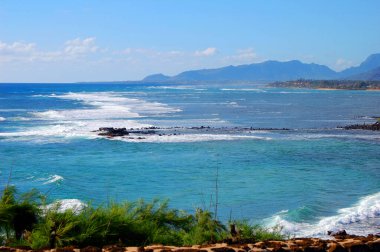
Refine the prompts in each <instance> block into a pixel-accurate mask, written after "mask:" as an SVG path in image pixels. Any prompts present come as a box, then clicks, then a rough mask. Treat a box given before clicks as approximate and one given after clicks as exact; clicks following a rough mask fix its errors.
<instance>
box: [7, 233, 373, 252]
mask: <svg viewBox="0 0 380 252" xmlns="http://www.w3.org/2000/svg"><path fill="white" fill-rule="evenodd" d="M0 251H12V252H24V251H32V250H31V249H30V248H27V247H20V248H10V247H0ZM39 251H50V252H122V251H126V252H287V251H289V252H324V251H327V252H380V235H369V236H367V237H364V236H354V235H339V234H338V235H335V236H334V239H332V240H322V239H318V238H294V239H289V240H286V241H262V242H257V243H244V244H234V243H217V244H209V245H194V246H189V247H175V246H163V245H150V246H146V247H123V246H118V245H109V246H104V247H103V248H98V247H91V246H89V247H86V248H81V249H79V248H75V247H65V248H58V249H49V250H39Z"/></svg>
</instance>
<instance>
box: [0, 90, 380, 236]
mask: <svg viewBox="0 0 380 252" xmlns="http://www.w3.org/2000/svg"><path fill="white" fill-rule="evenodd" d="M379 98H380V93H379V92H367V91H319V90H293V89H270V88H265V87H262V86H254V87H252V86H239V87H236V86H234V87H218V86H195V85H194V86H191V85H189V86H174V85H173V86H159V85H151V84H149V83H147V84H146V85H138V86H136V85H121V84H120V85H118V84H112V85H111V84H97V85H89V84H65V85H63V84H9V85H6V84H1V85H0V160H1V163H0V171H1V174H0V183H1V186H4V185H5V184H6V183H7V181H8V177H9V173H10V172H12V176H11V183H12V184H14V185H16V186H17V187H18V188H19V189H20V190H21V191H24V190H28V189H30V188H38V189H39V190H41V191H42V192H44V193H47V194H48V195H49V197H50V199H51V200H62V202H63V205H65V206H67V207H70V206H72V205H73V204H77V203H78V202H88V201H92V202H93V203H94V204H102V203H106V202H107V201H109V200H110V199H114V200H117V201H122V200H136V199H138V198H145V199H153V198H157V197H158V198H164V199H165V198H167V199H170V205H171V206H173V207H176V208H181V209H185V210H187V211H190V212H192V211H194V210H195V209H196V208H197V207H202V208H209V209H211V210H214V209H215V198H216V189H215V187H216V180H218V183H217V184H218V190H217V193H218V218H220V219H221V220H224V221H227V220H228V219H229V218H230V217H232V218H239V219H241V218H245V219H249V220H251V221H253V222H261V223H263V224H264V225H268V226H273V225H276V224H279V225H281V226H283V228H284V232H288V233H291V234H295V235H302V236H323V235H324V234H325V232H326V231H327V230H337V229H341V228H345V229H346V230H348V231H349V232H352V233H357V234H367V233H376V232H380V229H379V226H380V172H379V171H380V165H379V163H380V162H379V161H380V156H379V153H380V145H379V143H380V134H379V133H378V132H367V131H346V130H342V129H337V126H343V125H348V124H353V123H372V122H374V119H373V118H372V117H375V116H380V111H379V108H380V99H379ZM146 126H157V127H162V128H164V132H166V134H163V135H161V136H159V135H147V136H144V137H143V139H137V137H133V139H131V138H129V137H125V138H122V137H120V138H114V139H108V138H105V137H100V136H98V135H97V133H96V132H93V131H94V130H97V129H98V128H99V127H127V128H141V127H146ZM199 126H210V127H211V128H210V129H202V130H195V129H191V127H199ZM173 127H179V128H175V129H174V128H173ZM250 127H253V128H288V129H289V130H254V129H252V130H251V129H249V128H250ZM174 132H175V133H176V134H175V135H174V134H173V133H174Z"/></svg>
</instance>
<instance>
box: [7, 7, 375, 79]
mask: <svg viewBox="0 0 380 252" xmlns="http://www.w3.org/2000/svg"><path fill="white" fill-rule="evenodd" d="M379 12H380V1H379V0H365V1H364V0H340V1H339V0H246V1H244V0H229V1H227V0H107V1H103V0H102V1H101V0H65V1H49V0H34V1H30V0H17V1H14V0H0V82H41V83H44V82H48V83H49V82H78V81H120V80H139V79H142V78H144V77H145V76H147V75H150V74H155V73H163V74H165V75H175V74H178V73H180V72H182V71H185V70H192V69H203V68H217V67H222V66H227V65H240V64H251V63H259V62H263V61H265V60H278V61H287V60H293V59H298V60H301V61H302V62H305V63H317V64H324V65H327V66H329V67H330V68H332V69H334V70H336V71H341V70H343V69H345V68H348V67H350V66H356V65H359V64H360V63H361V62H362V61H363V60H365V58H366V57H368V56H369V55H370V54H373V53H380V15H379Z"/></svg>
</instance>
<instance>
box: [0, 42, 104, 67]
mask: <svg viewBox="0 0 380 252" xmlns="http://www.w3.org/2000/svg"><path fill="white" fill-rule="evenodd" d="M96 52H100V50H99V47H98V46H96V44H95V38H94V37H90V38H85V39H80V38H76V39H73V40H68V41H66V42H65V43H64V47H63V48H62V49H61V50H56V51H43V50H39V49H38V48H37V46H36V44H34V43H24V42H13V43H5V42H1V41H0V62H14V61H17V62H20V61H21V62H31V61H32V62H33V61H60V60H73V59H77V58H81V57H85V56H86V55H89V54H93V53H96Z"/></svg>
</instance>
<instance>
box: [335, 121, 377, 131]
mask: <svg viewBox="0 0 380 252" xmlns="http://www.w3.org/2000/svg"><path fill="white" fill-rule="evenodd" d="M340 128H343V129H346V130H355V129H360V130H373V131H380V122H375V123H374V124H353V125H347V126H344V127H340Z"/></svg>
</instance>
